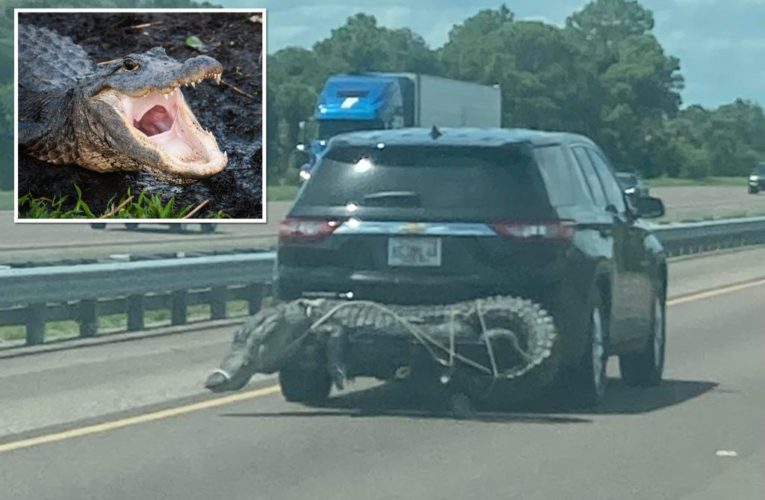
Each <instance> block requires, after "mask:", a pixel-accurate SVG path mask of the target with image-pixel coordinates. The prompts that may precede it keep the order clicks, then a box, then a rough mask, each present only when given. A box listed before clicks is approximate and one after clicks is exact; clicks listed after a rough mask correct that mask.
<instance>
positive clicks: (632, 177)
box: [616, 172, 650, 198]
mask: <svg viewBox="0 0 765 500" xmlns="http://www.w3.org/2000/svg"><path fill="white" fill-rule="evenodd" d="M616 180H618V181H619V185H620V186H621V187H622V189H623V190H624V192H625V193H626V194H628V195H630V196H635V197H637V198H648V197H649V196H650V188H649V187H648V185H647V184H646V183H645V182H643V179H641V178H640V176H639V175H637V174H633V173H631V172H616Z"/></svg>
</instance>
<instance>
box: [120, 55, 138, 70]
mask: <svg viewBox="0 0 765 500" xmlns="http://www.w3.org/2000/svg"><path fill="white" fill-rule="evenodd" d="M139 66H140V64H138V61H136V60H135V59H131V58H129V57H126V58H125V59H123V60H122V67H123V68H125V69H126V70H128V71H135V70H137V69H138V67H139Z"/></svg>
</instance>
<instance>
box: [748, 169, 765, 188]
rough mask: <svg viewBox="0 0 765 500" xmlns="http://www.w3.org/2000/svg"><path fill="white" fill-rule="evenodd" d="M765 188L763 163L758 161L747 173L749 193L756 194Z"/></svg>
mask: <svg viewBox="0 0 765 500" xmlns="http://www.w3.org/2000/svg"><path fill="white" fill-rule="evenodd" d="M764 189H765V163H760V164H759V165H757V167H756V168H755V169H754V170H753V171H752V173H751V174H750V175H749V194H757V193H759V192H760V191H762V190H764Z"/></svg>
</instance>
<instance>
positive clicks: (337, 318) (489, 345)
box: [206, 296, 558, 390]
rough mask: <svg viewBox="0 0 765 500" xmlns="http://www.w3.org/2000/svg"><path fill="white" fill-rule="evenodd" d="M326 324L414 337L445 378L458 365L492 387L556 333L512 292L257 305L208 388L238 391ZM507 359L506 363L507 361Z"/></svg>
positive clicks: (538, 355)
mask: <svg viewBox="0 0 765 500" xmlns="http://www.w3.org/2000/svg"><path fill="white" fill-rule="evenodd" d="M324 326H335V327H338V326H339V327H342V328H344V329H347V330H348V331H350V332H360V331H364V329H370V328H371V329H372V332H373V334H374V335H375V336H376V335H380V336H384V335H387V334H390V332H400V333H399V334H401V335H407V334H408V335H411V336H412V337H413V338H414V339H415V340H416V342H417V343H419V344H420V345H422V346H423V348H424V349H425V350H426V351H427V353H428V354H429V355H430V357H432V359H433V360H434V362H435V363H437V364H438V365H440V366H442V367H444V368H445V369H446V373H447V374H445V375H444V377H447V379H448V378H449V377H450V376H451V375H452V374H453V373H454V370H456V368H457V365H458V364H462V365H465V366H468V367H470V368H472V369H474V370H475V371H477V372H478V373H480V374H482V375H485V376H488V377H491V386H492V387H493V386H494V384H496V382H497V381H498V380H502V379H504V380H509V379H515V378H518V377H521V376H522V375H524V374H526V373H528V372H529V371H531V370H532V369H534V368H535V367H537V366H540V365H541V364H543V363H544V362H545V361H546V360H548V358H550V357H551V356H552V354H553V345H554V344H555V342H556V341H557V338H558V335H557V331H556V329H555V326H554V323H553V320H552V317H551V316H550V315H549V313H548V312H547V311H546V310H545V309H543V308H542V307H541V306H539V305H538V304H536V303H534V302H531V301H529V300H525V299H520V298H515V297H508V296H496V297H488V298H481V299H475V300H471V301H465V302H460V303H456V304H450V305H442V306H439V305H434V306H399V305H385V304H381V303H378V302H373V301H366V300H354V301H340V300H332V299H298V300H295V301H292V302H287V303H284V304H279V305H277V306H274V307H271V308H268V309H267V310H262V311H261V312H259V313H258V314H256V315H255V316H254V317H252V318H251V319H250V320H249V321H248V323H247V324H245V325H244V326H243V327H242V328H241V329H240V330H238V331H237V333H236V335H235V338H234V345H233V346H232V351H231V353H230V354H229V355H228V356H227V357H226V358H225V359H224V361H223V363H222V364H221V368H220V369H219V370H217V371H216V372H215V373H214V374H213V375H215V377H213V376H211V377H210V378H209V379H208V382H207V384H206V385H207V387H208V388H210V389H212V390H237V389H239V388H241V387H243V386H244V385H246V383H247V381H248V380H249V378H250V377H251V376H252V375H253V374H254V373H273V372H275V371H279V370H280V369H281V367H282V366H284V365H285V363H288V362H289V360H290V359H294V356H296V355H299V353H300V349H301V346H302V345H303V344H304V342H305V341H306V340H307V339H308V337H309V336H311V335H317V334H319V332H320V331H321V329H322V327H324ZM397 327H398V328H397ZM401 329H403V331H402V330H401ZM404 332H407V333H404ZM465 340H469V341H470V342H471V345H480V344H481V343H482V344H483V346H484V348H485V350H486V354H487V358H488V363H485V362H480V361H477V360H476V359H473V358H471V357H468V356H466V355H465V354H464V353H463V352H459V349H458V348H459V347H460V343H461V342H462V341H465ZM476 341H478V344H476ZM463 345H465V344H463ZM524 345H525V347H524ZM508 356H509V357H510V358H511V360H512V363H511V364H510V366H506V365H507V364H508V360H507V359H508ZM216 374H217V375H216ZM444 383H446V382H444ZM490 389H491V388H490Z"/></svg>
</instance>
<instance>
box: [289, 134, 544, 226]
mask: <svg viewBox="0 0 765 500" xmlns="http://www.w3.org/2000/svg"><path fill="white" fill-rule="evenodd" d="M348 203H355V204H357V205H359V207H360V209H363V208H365V207H381V206H385V207H397V208H403V209H418V210H420V211H421V212H424V213H425V214H426V215H427V216H434V217H435V216H438V215H442V216H454V215H456V214H461V215H465V216H481V215H482V216H484V217H507V216H510V217H513V216H521V215H539V213H546V214H547V213H549V201H548V200H547V196H546V191H545V189H544V184H543V182H542V179H541V178H540V176H539V172H538V170H537V168H536V165H535V163H534V160H533V158H532V156H531V154H530V151H529V150H528V148H523V147H521V146H505V147H480V146H387V147H385V148H384V149H377V148H370V147H355V146H353V147H352V146H340V147H334V148H331V149H330V150H329V151H327V153H326V154H325V155H324V157H323V158H322V160H321V163H320V164H319V165H318V166H317V167H316V169H315V170H314V174H313V175H312V176H311V179H310V180H309V181H308V183H307V184H306V185H305V187H304V189H303V191H302V192H301V195H300V197H299V199H298V200H297V202H296V207H299V206H301V205H302V206H305V205H309V206H324V207H338V206H343V207H344V206H346V205H347V204H348ZM545 209H546V210H545Z"/></svg>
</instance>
